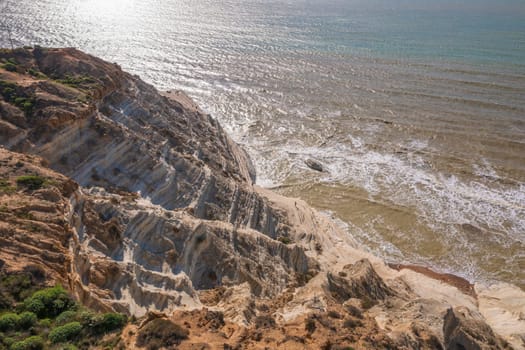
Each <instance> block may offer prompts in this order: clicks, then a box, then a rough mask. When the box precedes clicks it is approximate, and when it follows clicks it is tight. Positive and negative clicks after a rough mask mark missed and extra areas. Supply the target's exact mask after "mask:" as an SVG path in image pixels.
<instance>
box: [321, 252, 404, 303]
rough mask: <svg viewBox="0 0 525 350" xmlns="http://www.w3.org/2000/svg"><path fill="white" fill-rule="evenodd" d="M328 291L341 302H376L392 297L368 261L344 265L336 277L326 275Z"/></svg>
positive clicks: (392, 293) (389, 290) (363, 260)
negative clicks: (368, 300) (360, 299)
mask: <svg viewBox="0 0 525 350" xmlns="http://www.w3.org/2000/svg"><path fill="white" fill-rule="evenodd" d="M328 289H329V290H330V292H331V293H332V295H333V296H335V297H337V298H338V299H340V300H341V301H344V300H348V299H350V298H367V299H372V300H374V301H376V300H384V299H386V297H387V296H390V295H394V292H393V291H392V290H391V289H390V288H389V287H387V285H386V284H385V282H384V281H383V280H382V279H381V277H379V275H378V274H377V272H376V271H375V270H374V268H373V266H372V264H371V263H370V261H369V260H368V259H362V260H359V261H358V262H356V263H355V264H353V265H346V266H345V267H343V270H342V271H340V272H339V274H338V275H335V274H333V273H328Z"/></svg>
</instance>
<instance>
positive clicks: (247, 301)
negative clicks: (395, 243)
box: [0, 48, 525, 349]
mask: <svg viewBox="0 0 525 350" xmlns="http://www.w3.org/2000/svg"><path fill="white" fill-rule="evenodd" d="M7 59H11V62H13V61H14V62H15V63H16V64H15V65H14V66H15V69H13V68H12V67H13V65H10V69H9V70H7V69H2V68H0V114H1V120H0V143H1V145H3V147H4V148H3V149H1V150H0V166H1V167H0V177H1V179H0V180H1V182H0V206H1V210H0V217H1V222H0V244H1V245H0V259H1V260H0V269H1V270H2V271H4V272H6V273H9V272H13V271H20V270H24V269H28V268H29V269H31V270H32V271H35V270H38V271H40V272H41V274H43V275H44V276H45V279H46V280H47V281H48V283H49V284H52V283H57V282H60V283H62V284H63V285H65V286H67V287H68V289H69V290H70V291H71V293H73V294H74V295H76V296H77V297H78V299H79V300H80V301H81V302H82V303H84V304H86V305H89V306H91V307H95V308H98V309H101V310H116V311H120V312H125V313H128V314H133V315H136V316H139V317H140V316H144V315H145V316H146V318H145V320H144V323H147V322H148V321H149V320H152V319H156V318H172V319H173V320H177V322H179V323H182V322H184V324H187V327H188V329H189V331H190V333H189V334H190V336H189V339H188V340H186V341H183V342H182V343H181V344H180V348H183V349H184V348H187V349H190V348H205V349H206V348H209V349H214V348H224V349H226V348H232V349H234V348H239V349H243V348H246V349H258V348H261V349H263V348H285V349H319V348H326V349H343V348H345V347H350V346H351V347H354V348H399V349H438V348H450V349H456V348H458V349H460V348H465V349H478V348H479V349H485V348H487V349H489V348H490V349H503V348H511V347H514V348H520V347H523V346H524V343H523V339H525V317H524V316H523V315H525V293H523V291H521V290H519V289H517V288H515V287H512V286H508V285H497V286H491V287H489V288H487V287H482V286H477V285H476V286H474V288H475V292H476V293H466V294H465V293H464V292H463V291H462V290H460V289H458V288H456V286H454V285H453V284H447V283H444V282H443V281H442V280H440V278H439V274H432V275H431V277H429V276H426V275H425V274H421V273H419V272H417V271H413V270H410V269H399V271H397V270H394V269H392V268H390V267H389V266H387V265H386V264H385V263H384V262H383V261H381V260H380V259H378V258H375V257H374V256H371V255H369V254H367V253H366V252H363V251H362V250H359V249H358V247H357V245H356V243H355V242H354V241H353V240H352V238H351V235H350V233H348V232H346V231H345V230H343V229H341V228H340V227H338V226H337V225H336V224H334V223H333V222H332V221H331V220H330V219H329V218H327V217H325V216H324V215H321V214H319V213H317V212H316V211H315V210H313V209H311V208H310V207H308V206H307V205H306V204H305V203H304V202H303V201H301V200H298V199H289V198H284V197H281V196H279V195H277V194H275V193H272V192H270V191H267V190H264V189H261V188H258V187H257V186H255V185H254V181H255V173H254V170H253V167H252V165H251V163H250V160H249V158H248V156H247V154H246V153H245V152H244V151H243V150H242V148H240V147H239V146H238V145H237V144H235V143H234V142H233V141H232V140H231V139H230V138H229V137H228V135H227V134H226V133H225V132H224V130H223V129H222V128H221V126H220V125H219V124H218V122H217V121H216V120H214V119H213V118H212V117H210V116H208V115H206V114H204V113H202V111H200V109H199V108H198V107H197V106H195V105H194V103H193V102H192V101H191V99H189V98H188V97H187V96H185V95H184V94H183V93H181V92H177V93H170V94H161V93H159V92H158V91H157V90H156V89H155V88H154V87H152V86H150V85H148V84H146V83H144V82H143V81H141V80H140V79H139V78H138V77H136V76H132V75H130V74H128V73H125V72H123V71H122V70H121V69H120V68H119V67H118V66H117V65H116V64H110V63H107V62H105V61H102V60H100V59H97V58H95V57H92V56H90V55H87V54H85V53H82V52H80V51H77V50H75V49H42V48H34V49H17V50H14V51H11V50H2V51H0V60H4V61H5V60H7ZM24 176H26V177H27V176H31V177H34V178H35V177H36V178H38V179H42V181H40V182H38V183H37V184H36V185H35V186H32V185H31V183H29V185H28V184H26V183H25V182H24V181H20V180H21V178H23V177H24ZM420 272H421V271H420ZM436 275H437V278H436ZM443 280H445V279H443ZM451 310H452V311H451ZM159 312H160V313H159ZM465 315H470V316H468V317H467V316H465ZM472 315H475V316H472ZM469 317H470V318H469ZM129 328H130V329H128V332H127V331H126V330H125V331H124V333H123V337H124V338H123V343H124V344H126V347H127V348H136V347H137V345H136V339H135V338H136V337H134V336H131V335H130V334H136V331H137V330H139V328H140V326H137V325H130V326H129ZM484 330H486V332H485V333H488V332H489V330H490V332H492V333H490V334H491V335H490V337H489V336H480V337H476V336H475V335H474V336H473V334H476V332H484ZM469 337H471V338H469ZM472 337H473V338H472ZM472 339H474V340H472ZM199 344H200V345H199ZM199 346H200V347H199Z"/></svg>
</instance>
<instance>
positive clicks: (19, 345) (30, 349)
mask: <svg viewBox="0 0 525 350" xmlns="http://www.w3.org/2000/svg"><path fill="white" fill-rule="evenodd" d="M43 348H44V340H43V339H42V337H40V336H37V335H34V336H31V337H29V338H26V339H24V340H22V341H19V342H16V343H14V344H13V345H11V350H42V349H43Z"/></svg>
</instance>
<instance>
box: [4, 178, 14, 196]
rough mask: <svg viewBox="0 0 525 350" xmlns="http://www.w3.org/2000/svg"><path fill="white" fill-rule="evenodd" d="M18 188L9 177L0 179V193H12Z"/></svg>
mask: <svg viewBox="0 0 525 350" xmlns="http://www.w3.org/2000/svg"><path fill="white" fill-rule="evenodd" d="M15 190H16V188H15V187H14V186H12V185H11V182H9V180H7V179H0V193H1V192H3V193H12V192H14V191H15Z"/></svg>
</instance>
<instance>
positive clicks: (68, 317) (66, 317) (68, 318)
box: [55, 310, 77, 325]
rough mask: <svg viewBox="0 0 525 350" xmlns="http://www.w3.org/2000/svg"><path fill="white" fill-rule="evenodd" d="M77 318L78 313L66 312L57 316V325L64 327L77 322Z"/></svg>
mask: <svg viewBox="0 0 525 350" xmlns="http://www.w3.org/2000/svg"><path fill="white" fill-rule="evenodd" d="M76 317H77V312H76V311H74V310H66V311H64V312H62V313H61V314H60V315H58V316H57V318H56V319H55V323H56V324H58V325H63V324H65V323H68V322H72V321H75V319H76Z"/></svg>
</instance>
